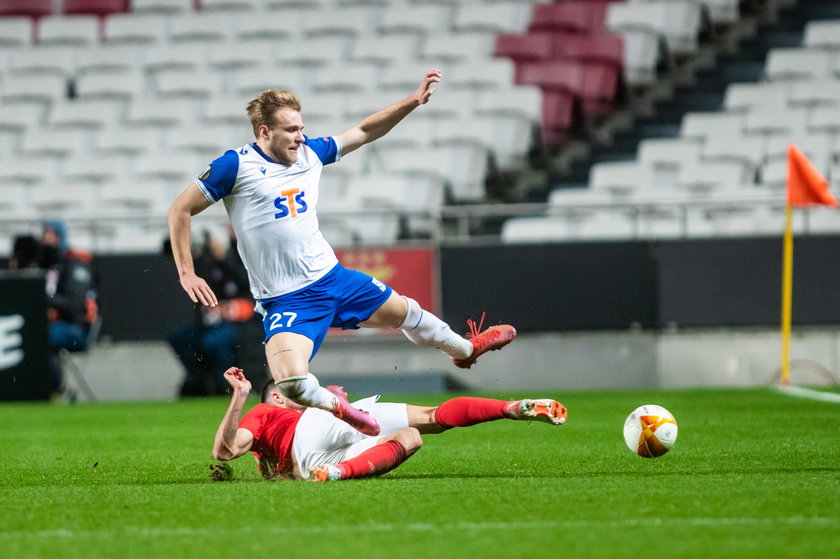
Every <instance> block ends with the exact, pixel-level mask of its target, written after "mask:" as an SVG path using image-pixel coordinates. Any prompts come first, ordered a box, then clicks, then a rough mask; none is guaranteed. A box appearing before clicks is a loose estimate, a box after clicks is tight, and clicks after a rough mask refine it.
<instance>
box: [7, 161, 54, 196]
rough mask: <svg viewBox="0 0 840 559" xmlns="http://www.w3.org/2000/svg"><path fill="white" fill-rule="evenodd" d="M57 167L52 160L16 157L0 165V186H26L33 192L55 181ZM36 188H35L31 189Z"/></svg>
mask: <svg viewBox="0 0 840 559" xmlns="http://www.w3.org/2000/svg"><path fill="white" fill-rule="evenodd" d="M57 170H58V165H57V163H56V162H55V161H54V160H53V159H52V158H44V157H42V156H39V155H37V154H34V155H31V154H26V155H20V154H18V155H16V156H15V157H10V158H8V159H4V160H3V164H2V165H0V184H2V185H3V187H4V188H5V187H6V185H8V184H20V183H22V184H26V185H28V186H29V189H30V191H34V190H37V189H39V188H40V187H43V186H45V185H47V184H50V183H51V182H54V181H55V177H56V175H57ZM32 187H37V188H32Z"/></svg>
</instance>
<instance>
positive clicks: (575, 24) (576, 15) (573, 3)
mask: <svg viewBox="0 0 840 559" xmlns="http://www.w3.org/2000/svg"><path fill="white" fill-rule="evenodd" d="M609 3H610V2H609V0H599V1H591V2H586V1H584V0H567V1H565V2H555V3H552V4H535V5H534V12H533V16H532V17H531V30H532V31H571V32H573V33H599V32H601V31H603V30H604V19H605V16H606V13H607V5H608V4H609Z"/></svg>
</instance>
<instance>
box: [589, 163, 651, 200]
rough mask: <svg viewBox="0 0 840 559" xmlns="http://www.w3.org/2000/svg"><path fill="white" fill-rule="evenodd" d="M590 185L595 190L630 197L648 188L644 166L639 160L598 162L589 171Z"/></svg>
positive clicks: (615, 195)
mask: <svg viewBox="0 0 840 559" xmlns="http://www.w3.org/2000/svg"><path fill="white" fill-rule="evenodd" d="M589 186H590V187H591V188H592V190H593V192H595V193H600V192H604V193H607V194H609V195H611V196H614V197H621V198H624V197H630V196H634V195H637V194H640V193H642V192H643V191H644V190H646V189H647V183H646V181H645V177H644V173H643V171H642V166H641V165H640V164H639V163H638V161H607V162H602V163H596V164H595V165H593V166H592V169H591V170H590V172H589Z"/></svg>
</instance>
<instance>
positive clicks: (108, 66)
mask: <svg viewBox="0 0 840 559" xmlns="http://www.w3.org/2000/svg"><path fill="white" fill-rule="evenodd" d="M146 48H147V47H141V46H140V45H115V46H111V45H105V46H100V47H91V48H83V49H78V50H76V75H85V74H95V73H105V74H115V73H130V72H132V71H136V70H137V68H139V66H140V61H141V59H142V58H141V57H142V53H143V52H144V51H145V50H146Z"/></svg>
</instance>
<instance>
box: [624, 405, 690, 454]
mask: <svg viewBox="0 0 840 559" xmlns="http://www.w3.org/2000/svg"><path fill="white" fill-rule="evenodd" d="M676 440H677V422H676V420H674V416H673V415H671V412H669V411H668V410H666V409H665V408H663V407H662V406H657V405H654V404H648V405H646V406H639V407H638V408H636V409H635V410H633V412H632V413H631V414H630V415H628V416H627V420H626V421H625V422H624V442H625V443H627V448H629V449H630V450H631V451H633V452H635V453H636V454H638V455H639V456H641V457H643V458H657V457H659V456H662V455H663V454H665V453H666V452H668V451H669V450H671V447H672V446H674V443H675V442H676Z"/></svg>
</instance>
